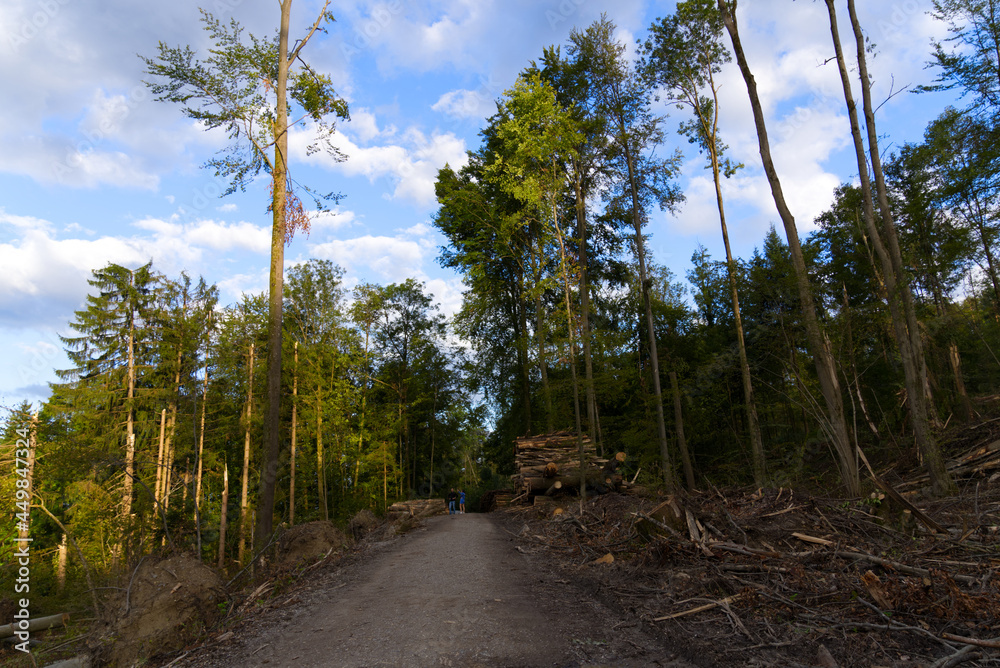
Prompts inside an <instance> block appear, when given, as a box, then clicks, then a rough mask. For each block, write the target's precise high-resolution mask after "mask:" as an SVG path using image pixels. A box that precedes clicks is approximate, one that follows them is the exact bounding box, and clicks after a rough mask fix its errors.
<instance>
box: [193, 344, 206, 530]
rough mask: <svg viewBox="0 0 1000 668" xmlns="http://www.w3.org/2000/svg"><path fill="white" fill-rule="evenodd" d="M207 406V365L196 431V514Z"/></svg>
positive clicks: (198, 503) (199, 502) (199, 504)
mask: <svg viewBox="0 0 1000 668" xmlns="http://www.w3.org/2000/svg"><path fill="white" fill-rule="evenodd" d="M207 405H208V365H207V364H206V365H205V380H204V382H203V383H202V386H201V425H200V427H199V430H198V472H197V473H196V474H195V483H194V507H195V513H196V514H197V513H198V512H199V511H200V510H201V471H202V456H203V454H204V452H205V411H206V406H207Z"/></svg>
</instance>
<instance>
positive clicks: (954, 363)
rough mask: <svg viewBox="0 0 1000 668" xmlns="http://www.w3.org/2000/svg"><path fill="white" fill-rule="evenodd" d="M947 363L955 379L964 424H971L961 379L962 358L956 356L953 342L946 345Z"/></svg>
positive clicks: (969, 408)
mask: <svg viewBox="0 0 1000 668" xmlns="http://www.w3.org/2000/svg"><path fill="white" fill-rule="evenodd" d="M948 362H949V363H950V364H951V373H952V375H953V376H954V378H955V391H956V392H958V399H959V402H960V403H961V405H962V413H963V416H964V417H965V421H966V422H971V421H972V418H973V414H972V402H971V401H969V394H968V392H966V391H965V381H964V380H963V379H962V357H961V356H960V355H959V354H958V346H957V345H956V344H955V342H954V341H950V342H949V343H948Z"/></svg>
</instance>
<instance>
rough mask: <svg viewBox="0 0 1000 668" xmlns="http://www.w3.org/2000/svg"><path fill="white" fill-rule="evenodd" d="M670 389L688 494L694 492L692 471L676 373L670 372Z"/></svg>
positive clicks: (678, 446) (678, 445)
mask: <svg viewBox="0 0 1000 668" xmlns="http://www.w3.org/2000/svg"><path fill="white" fill-rule="evenodd" d="M670 387H671V388H672V389H673V392H674V422H675V424H676V429H677V448H678V449H679V450H680V451H681V464H682V465H683V466H684V481H685V482H686V483H687V488H688V491H689V492H693V491H694V469H693V468H691V453H689V452H688V446H687V439H685V438H684V413H683V412H682V411H681V389H680V387H679V386H678V385H677V373H676V372H674V371H671V372H670Z"/></svg>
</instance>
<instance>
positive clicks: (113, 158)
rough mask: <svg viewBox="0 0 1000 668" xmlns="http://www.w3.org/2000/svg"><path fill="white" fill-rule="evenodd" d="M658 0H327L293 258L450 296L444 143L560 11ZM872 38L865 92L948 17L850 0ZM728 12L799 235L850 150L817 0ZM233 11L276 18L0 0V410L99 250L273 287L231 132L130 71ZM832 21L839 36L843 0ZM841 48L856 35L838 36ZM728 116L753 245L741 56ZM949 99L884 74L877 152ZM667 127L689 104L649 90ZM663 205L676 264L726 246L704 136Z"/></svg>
mask: <svg viewBox="0 0 1000 668" xmlns="http://www.w3.org/2000/svg"><path fill="white" fill-rule="evenodd" d="M673 4H674V3H673V2H648V1H641V0H615V1H613V2H612V1H611V0H552V1H540V2H536V1H529V0H506V1H504V2H499V1H490V0H431V1H428V2H416V1H408V0H390V1H389V2H367V1H358V2H350V1H347V0H342V1H335V2H333V3H332V4H331V9H332V11H333V13H334V15H335V17H336V18H337V22H336V23H335V24H333V25H332V26H331V27H330V29H329V32H328V34H325V35H318V36H317V37H316V38H315V41H313V42H310V43H309V45H308V47H307V48H306V51H305V52H304V54H305V57H306V60H308V61H309V62H310V63H311V64H312V65H313V66H314V67H315V68H316V69H318V70H320V71H323V72H325V73H327V74H329V75H330V76H331V78H332V79H333V81H334V84H335V86H336V88H337V90H338V92H339V93H340V94H341V95H343V96H344V97H345V99H347V100H348V102H349V104H350V109H351V120H350V121H349V122H345V123H341V124H339V125H338V134H337V136H336V138H335V142H336V144H337V146H338V147H339V148H340V149H341V150H342V151H343V152H344V153H346V154H347V155H348V160H347V161H346V162H343V163H335V162H333V161H331V160H328V159H324V158H323V157H322V156H315V155H314V156H307V155H306V153H305V150H304V146H305V144H306V142H305V141H304V139H303V137H302V136H297V137H295V136H293V141H292V146H293V150H292V166H293V169H294V170H295V174H296V178H297V179H298V180H300V181H301V182H303V183H306V184H309V185H312V186H315V187H317V189H320V190H324V189H325V190H334V191H338V192H340V193H342V194H343V195H345V198H344V199H343V201H342V202H341V203H340V205H339V206H338V207H336V208H335V209H334V210H333V211H332V212H331V213H329V214H324V215H322V216H319V217H317V219H316V220H315V221H314V222H313V229H312V233H311V234H310V235H309V237H308V238H305V237H301V238H297V239H296V240H295V241H294V242H293V243H292V244H291V246H290V247H288V248H287V249H286V261H287V262H288V263H294V262H300V261H303V260H305V259H307V258H310V257H319V258H326V259H330V260H333V261H335V262H337V263H339V264H340V265H342V266H343V267H344V268H345V269H346V272H347V273H346V282H347V284H348V286H352V285H354V284H356V283H358V282H360V281H370V282H378V283H383V284H384V283H389V282H394V281H402V280H404V279H406V278H408V277H411V276H412V277H416V278H418V279H420V280H423V281H425V282H426V284H427V288H428V290H429V291H430V292H432V293H433V294H434V295H435V297H436V299H437V300H438V301H439V302H440V304H441V307H442V310H443V311H444V312H445V313H446V314H451V313H453V312H454V311H455V310H456V309H457V308H458V306H459V305H460V303H461V291H462V286H461V282H460V280H459V279H458V278H457V277H456V276H455V275H453V274H451V273H449V272H447V271H445V270H443V269H441V268H440V267H439V266H438V264H437V261H436V257H437V253H438V251H437V249H438V247H439V246H440V245H441V244H442V243H443V241H444V240H443V238H442V237H441V236H440V235H438V234H437V233H436V232H435V230H434V228H433V226H432V225H431V223H430V221H431V218H432V216H433V214H434V211H435V202H434V196H433V195H434V193H433V186H434V179H435V176H436V173H437V170H438V169H439V168H440V167H442V166H443V165H444V164H445V163H450V164H451V165H452V166H453V167H458V166H461V165H462V164H464V161H465V153H466V151H467V150H470V149H474V148H476V147H477V146H478V144H479V138H478V132H479V129H480V128H481V127H482V125H483V122H484V119H485V118H486V117H487V116H488V115H490V114H491V113H492V112H493V111H494V110H495V106H494V100H495V99H496V98H498V97H499V96H500V95H501V94H502V93H503V91H504V89H506V88H508V87H509V86H511V85H512V84H513V82H514V79H515V78H516V76H517V73H518V72H519V71H520V70H521V69H523V68H524V67H525V66H527V65H528V63H529V61H531V60H532V59H537V58H538V57H540V55H541V52H542V48H543V47H545V46H548V45H551V44H565V42H566V40H567V37H568V35H569V32H570V30H571V29H572V28H573V27H579V28H581V29H582V28H585V27H586V26H587V25H589V24H590V23H591V22H592V21H594V20H596V19H597V18H599V17H600V15H601V13H602V12H606V13H607V14H608V16H609V17H610V18H611V19H612V20H614V21H615V23H616V24H617V25H618V28H619V37H620V39H621V40H623V41H624V42H626V43H628V44H630V45H631V44H634V42H635V40H636V39H637V38H641V37H643V36H644V35H645V30H646V28H647V27H648V25H649V24H650V22H651V21H652V20H653V19H654V18H656V17H658V16H662V15H665V14H666V13H669V12H670V11H672V9H673ZM859 5H862V6H861V7H860V8H859V9H860V11H861V12H862V17H861V18H862V22H863V24H864V27H865V28H866V30H867V31H868V33H869V35H870V37H871V38H872V40H873V41H874V42H875V45H876V48H877V50H878V55H877V57H876V58H875V59H874V61H873V62H872V63H871V69H872V71H873V75H874V78H875V92H876V98H877V99H879V100H881V99H884V98H885V97H886V96H887V95H888V94H889V91H890V90H899V89H900V88H903V87H905V86H915V85H918V84H921V83H928V82H929V81H930V80H931V79H932V77H933V72H931V71H928V70H926V69H924V64H925V62H926V61H927V59H928V54H929V49H930V47H929V44H930V40H931V39H932V38H938V39H940V38H941V37H943V36H944V32H943V26H941V25H940V24H938V23H936V22H935V21H933V20H932V19H931V18H930V17H929V16H928V15H927V14H926V12H927V11H928V10H930V9H931V2H930V0H898V1H897V2H890V1H889V0H885V1H881V0H880V1H879V2H859ZM739 6H740V12H739V20H740V22H741V31H742V33H743V39H744V43H745V47H746V50H747V52H748V58H749V59H750V64H751V67H752V68H753V70H754V73H755V76H756V79H757V82H758V87H759V90H760V93H761V96H762V97H763V99H764V102H765V104H766V106H767V109H766V113H767V115H768V121H769V123H770V133H771V136H772V143H773V152H774V157H775V160H776V163H777V168H778V170H779V174H780V175H781V177H782V179H783V186H784V190H785V193H786V196H787V197H788V199H789V203H790V205H791V206H792V209H793V211H794V213H795V214H796V216H797V219H798V222H799V226H800V230H801V232H802V233H803V234H804V233H807V232H808V231H809V229H811V221H812V220H813V218H815V216H816V215H818V214H819V213H820V212H821V211H822V210H823V209H824V208H826V207H827V206H828V205H829V203H830V201H831V195H832V192H833V189H834V188H835V187H836V186H837V185H838V184H839V183H841V182H843V181H846V180H851V179H852V177H853V175H854V174H855V172H856V171H857V168H856V166H855V165H854V164H853V157H852V156H853V149H851V146H850V134H849V126H848V123H847V118H846V113H845V111H844V104H843V98H842V95H841V94H840V84H839V79H838V77H837V74H836V70H835V69H834V66H833V65H831V64H827V65H824V64H823V63H824V61H825V60H826V59H827V58H829V57H830V56H832V46H831V44H830V37H829V34H830V33H829V24H828V20H827V14H826V10H825V5H824V3H822V2H814V1H813V0H796V1H791V0H742V1H741V2H740V5H739ZM199 7H204V8H205V9H206V10H208V11H210V12H212V13H213V14H215V15H216V16H217V17H218V18H220V19H222V20H224V21H228V20H229V19H230V18H235V19H237V20H238V21H240V22H241V23H242V24H243V25H244V26H245V27H246V28H247V30H249V31H251V32H254V33H255V34H258V35H264V34H268V33H270V32H271V31H273V29H274V28H273V26H274V25H275V24H276V20H277V13H278V10H277V3H276V2H253V1H251V0H173V1H172V2H169V3H154V2H144V3H135V2H133V1H131V0H4V2H3V3H2V4H0V54H2V55H0V90H4V91H6V93H5V95H4V100H3V104H2V105H0V347H2V349H3V350H4V351H5V352H6V356H5V360H6V361H5V363H4V364H3V365H2V366H0V406H11V405H14V404H16V403H18V402H19V401H21V400H22V399H28V400H31V401H38V400H41V399H43V398H44V397H46V396H47V394H48V388H47V383H48V382H49V381H52V380H54V379H55V377H54V375H53V373H52V369H53V368H66V367H67V366H68V364H67V362H66V359H65V357H64V355H63V354H62V351H61V344H60V343H59V341H58V338H57V335H58V334H67V333H69V329H68V326H67V323H68V322H69V321H70V320H71V319H72V317H73V311H74V310H75V309H77V308H79V307H80V306H81V304H82V303H83V301H84V298H85V296H86V293H87V290H88V287H89V286H88V285H87V282H86V280H87V278H88V277H89V276H90V272H91V270H92V269H95V268H98V267H101V266H104V265H105V264H107V263H108V262H117V263H121V264H130V265H137V264H141V263H144V262H146V261H148V260H150V259H152V260H153V262H154V266H155V267H156V268H157V269H158V270H160V271H162V272H164V273H166V274H167V275H169V276H176V275H177V274H178V273H179V272H180V271H182V270H186V271H187V272H188V273H189V274H190V275H191V276H192V277H194V278H197V277H198V276H199V275H203V276H204V277H205V278H206V279H207V280H209V281H211V282H215V283H217V284H218V285H219V287H220V289H221V292H222V300H223V302H224V303H233V302H235V301H236V300H237V299H238V298H239V295H240V294H241V293H242V292H255V291H262V290H264V289H265V287H266V282H267V269H268V252H269V238H270V231H269V224H270V223H269V216H268V214H267V213H266V211H265V207H266V203H267V183H266V180H261V181H260V183H258V184H256V185H255V187H252V188H250V189H248V191H247V192H246V193H240V194H237V195H234V196H230V197H226V198H222V199H220V198H219V197H218V195H219V193H220V192H221V190H222V189H223V187H224V183H221V182H220V181H219V180H217V179H216V178H215V177H214V176H213V174H212V172H211V171H209V170H206V169H202V168H201V165H202V164H204V162H205V161H206V160H207V159H209V158H211V157H212V155H213V154H214V152H215V151H217V150H219V149H220V148H222V147H223V146H225V145H226V138H225V137H224V136H222V135H221V133H218V132H205V131H204V130H203V129H202V128H200V127H198V126H196V125H195V124H194V123H192V122H191V121H189V120H187V119H185V118H184V117H183V116H182V115H181V113H180V111H179V110H178V109H177V108H176V107H173V106H171V105H168V104H164V103H157V102H154V101H153V100H152V98H151V95H150V94H149V92H148V91H147V90H146V88H145V87H144V86H143V84H142V79H143V72H142V71H143V64H142V62H141V61H140V60H139V58H138V56H137V54H143V55H150V56H151V55H154V53H155V49H156V44H157V42H158V41H163V42H166V43H167V44H170V45H182V44H190V45H191V46H192V47H194V48H196V49H198V48H204V47H205V46H206V44H207V42H206V35H205V33H204V31H203V30H202V27H201V24H200V21H199V16H200V15H199V12H198V8H199ZM319 7H320V2H318V1H317V0H296V1H295V4H294V5H293V8H292V12H293V17H292V26H293V28H292V32H293V35H295V34H301V33H302V30H303V28H304V27H305V26H306V25H308V24H309V23H310V22H311V21H312V20H313V19H314V18H315V16H316V14H317V12H318V10H319ZM840 10H841V14H842V15H843V16H842V17H841V19H842V20H841V33H842V35H844V36H845V38H846V37H847V36H849V35H850V26H849V25H848V24H847V23H846V20H845V19H846V6H844V7H840ZM845 46H846V48H847V49H848V53H850V52H851V45H845ZM721 81H722V98H721V102H720V109H721V112H722V119H723V122H722V128H721V129H722V133H723V136H724V140H725V141H726V143H728V144H729V146H730V148H731V155H732V157H734V158H735V159H737V160H739V161H742V162H743V163H745V164H746V169H744V170H743V171H742V172H741V173H740V174H739V175H737V176H736V177H735V178H733V179H732V180H731V181H729V182H728V183H727V184H726V196H727V202H728V204H727V206H728V207H729V217H730V220H729V223H730V233H731V235H732V239H733V243H734V252H735V253H736V254H737V255H739V256H742V257H747V256H749V254H750V253H752V251H753V248H754V247H755V246H756V245H758V244H759V243H760V242H761V239H762V238H763V235H764V233H765V232H766V230H767V228H768V226H769V225H770V224H771V223H772V222H775V221H777V216H776V214H775V213H774V208H773V204H772V202H771V199H770V192H769V190H768V188H767V183H766V181H765V179H764V178H763V175H762V172H761V170H760V167H759V157H758V155H757V143H756V135H755V134H754V129H753V121H752V118H751V116H750V113H749V105H748V103H747V100H746V89H745V87H744V84H743V81H742V79H741V78H740V75H739V72H738V71H737V70H736V68H735V66H733V67H730V68H727V70H726V72H725V73H724V74H723V76H722V80H721ZM950 101H951V100H950V99H949V98H947V97H946V96H942V95H939V94H934V95H919V96H918V95H912V94H907V93H904V94H901V95H898V96H895V97H893V98H892V99H891V100H890V101H889V102H888V103H887V104H886V105H885V106H883V107H882V108H881V109H880V111H879V116H878V123H879V132H880V133H881V134H882V136H883V148H888V149H890V150H891V147H892V145H894V144H896V145H898V144H899V143H902V142H905V141H919V139H920V136H921V134H922V131H923V128H924V126H925V125H926V123H927V122H928V121H929V120H931V119H932V118H934V117H935V116H937V115H938V114H939V113H940V112H941V110H942V109H943V108H944V106H945V105H946V104H947V103H949V102H950ZM664 111H668V112H669V113H670V114H671V117H670V119H668V121H667V123H668V127H669V128H670V132H669V134H668V137H669V142H670V143H669V144H668V145H667V146H665V147H664V148H663V150H673V147H674V146H680V147H682V148H685V149H686V148H687V144H686V142H685V141H684V140H683V139H681V138H679V137H676V135H674V134H673V128H674V127H675V126H676V123H677V122H678V121H679V120H680V119H681V118H683V116H684V112H681V111H676V110H674V109H664ZM688 157H689V160H688V162H687V163H686V165H685V170H684V175H683V178H682V181H681V185H682V187H683V189H684V191H685V193H686V195H687V201H686V203H685V204H684V205H683V207H682V208H681V210H680V211H679V212H678V213H677V214H676V215H671V214H667V213H661V212H653V213H652V215H651V221H650V226H649V230H648V231H649V232H650V233H651V235H652V238H651V242H650V243H651V247H652V250H653V253H654V257H655V259H656V261H657V262H659V263H661V264H665V265H667V266H668V267H670V268H671V269H672V270H673V271H674V273H675V274H676V275H677V276H678V277H681V278H683V276H684V272H685V271H686V270H687V268H688V266H689V258H690V256H691V253H692V251H693V250H694V248H695V246H696V245H697V244H699V243H701V244H704V245H705V246H706V247H707V248H708V249H709V250H710V251H711V252H712V254H713V255H714V256H715V257H716V258H718V257H719V256H720V255H721V254H722V250H721V238H720V234H719V227H718V219H717V214H716V211H715V204H714V192H713V190H712V186H711V181H710V175H709V174H707V173H706V172H705V170H704V169H703V163H702V160H701V158H700V157H699V156H697V155H695V154H692V155H689V156H688Z"/></svg>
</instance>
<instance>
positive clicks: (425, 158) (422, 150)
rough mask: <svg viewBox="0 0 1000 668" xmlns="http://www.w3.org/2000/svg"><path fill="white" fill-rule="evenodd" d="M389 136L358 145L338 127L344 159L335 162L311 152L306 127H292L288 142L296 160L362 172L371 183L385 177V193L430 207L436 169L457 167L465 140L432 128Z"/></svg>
mask: <svg viewBox="0 0 1000 668" xmlns="http://www.w3.org/2000/svg"><path fill="white" fill-rule="evenodd" d="M391 139H395V140H396V143H386V144H383V145H373V146H361V145H359V144H357V143H355V142H354V141H353V140H352V139H351V138H350V137H348V136H347V135H346V134H344V133H343V132H340V131H338V132H337V133H336V134H335V135H334V137H333V140H332V141H333V144H334V145H335V146H336V147H337V148H338V149H339V150H340V151H341V152H342V153H343V154H345V155H347V160H346V161H344V162H337V161H335V160H334V159H333V158H331V157H330V156H329V155H328V154H326V153H322V152H320V153H314V154H312V155H310V154H309V152H308V149H307V147H308V145H309V143H310V135H309V133H307V132H306V131H293V132H292V133H291V136H290V139H289V146H290V150H291V151H292V153H293V154H294V155H295V156H296V158H297V159H298V160H302V161H305V162H311V163H313V164H316V165H322V166H325V167H327V168H329V169H333V170H335V171H338V172H340V173H342V174H344V175H346V176H363V177H365V178H367V179H368V181H369V182H371V183H374V182H375V181H377V180H379V179H383V178H387V179H389V180H390V182H392V183H394V185H393V187H392V190H391V192H387V193H386V197H388V198H390V199H403V200H407V201H410V202H413V203H415V204H417V205H419V206H421V207H429V206H431V205H433V203H434V201H435V196H434V183H435V182H436V181H437V173H438V170H439V169H441V168H442V167H444V166H445V164H446V163H447V164H450V165H452V166H453V167H455V168H459V167H462V166H464V165H465V164H466V162H467V161H468V157H467V156H466V153H465V140H463V139H461V138H459V137H457V136H456V135H454V134H453V133H451V132H447V133H440V132H434V133H432V134H431V135H430V136H429V137H428V136H427V135H426V134H425V133H423V132H422V131H420V130H418V129H417V128H409V129H407V130H406V131H405V132H403V133H402V134H401V135H400V136H398V137H395V136H394V137H391Z"/></svg>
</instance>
